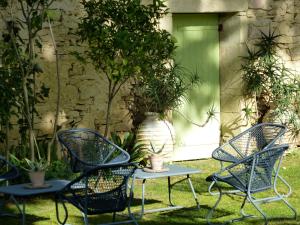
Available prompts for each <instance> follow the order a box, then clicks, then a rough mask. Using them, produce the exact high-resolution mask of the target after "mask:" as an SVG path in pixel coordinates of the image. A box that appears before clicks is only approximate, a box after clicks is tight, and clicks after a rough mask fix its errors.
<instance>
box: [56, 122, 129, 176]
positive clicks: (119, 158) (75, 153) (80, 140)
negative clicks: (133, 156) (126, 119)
mask: <svg viewBox="0 0 300 225" xmlns="http://www.w3.org/2000/svg"><path fill="white" fill-rule="evenodd" d="M57 137H58V140H59V142H60V143H61V144H62V147H63V150H64V152H65V153H66V154H65V155H66V156H67V158H68V159H69V161H70V165H71V169H72V171H73V172H74V173H77V172H84V171H87V170H89V169H91V168H93V167H95V166H99V165H104V164H107V165H116V164H120V163H126V162H128V161H129V159H130V156H129V154H128V153H127V152H126V151H125V150H123V149H122V148H120V147H119V146H117V145H115V144H114V143H112V142H110V141H109V140H107V139H106V138H105V137H103V136H102V135H100V134H99V133H98V132H97V131H94V130H90V129H85V128H80V129H71V130H62V131H59V132H58V133H57Z"/></svg>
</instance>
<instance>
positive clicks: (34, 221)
mask: <svg viewBox="0 0 300 225" xmlns="http://www.w3.org/2000/svg"><path fill="white" fill-rule="evenodd" d="M299 161H300V154H299V153H296V152H294V153H291V154H288V155H286V156H285V158H284V161H283V166H282V169H281V174H282V175H283V176H284V177H285V178H286V180H287V181H288V182H289V183H290V184H291V185H292V187H293V194H292V195H291V196H290V197H289V199H288V200H289V202H290V203H291V204H292V205H293V206H294V207H295V208H296V209H300V196H299V195H300V179H299V177H300V165H299ZM178 164H181V165H186V166H189V167H194V168H199V169H201V170H202V173H201V174H199V175H192V182H193V184H194V188H195V190H196V193H197V196H198V199H199V200H200V205H201V209H200V210H196V209H195V201H194V200H193V196H192V194H191V192H190V190H189V187H188V185H187V182H182V183H179V184H177V185H176V186H175V187H174V189H173V190H174V191H173V199H174V202H175V204H176V203H178V204H180V205H184V206H186V208H184V209H181V210H175V211H168V212H161V213H153V214H146V215H145V216H144V217H143V219H142V220H140V221H139V224H140V225H154V224H158V225H167V224H174V225H177V224H178V225H183V224H206V220H205V216H206V214H207V212H208V210H209V209H210V208H211V207H212V206H213V204H214V203H215V201H216V197H213V196H210V195H209V193H208V192H207V188H208V183H207V182H206V181H205V178H206V176H207V175H209V174H210V173H212V172H214V171H216V169H217V168H218V164H217V163H216V162H215V161H213V160H197V161H189V162H178ZM172 181H176V180H174V179H172ZM135 190H136V191H135V201H134V204H133V207H132V210H133V211H134V212H138V211H139V207H138V206H139V205H140V196H141V183H140V182H138V183H136V189H135ZM280 190H283V187H281V188H280ZM146 194H147V195H146V200H148V204H147V209H149V208H155V207H164V206H166V205H165V204H166V203H167V202H168V196H167V180H166V179H157V180H151V181H150V180H149V181H148V182H147V192H146ZM240 200H241V199H240V198H239V197H229V196H224V198H223V200H222V202H221V203H220V205H219V207H218V208H217V212H216V213H215V216H216V218H215V219H214V220H213V222H215V223H216V224H221V223H222V222H224V221H226V220H228V219H231V218H235V217H238V216H239V206H240V203H241V201H240ZM265 206H267V207H263V208H264V209H265V211H266V212H267V213H268V214H269V215H270V214H272V215H277V216H280V215H291V214H290V211H289V210H288V209H287V207H286V206H285V205H283V204H281V203H280V204H278V203H271V204H268V205H265ZM7 209H8V210H10V211H12V212H17V210H16V208H15V206H14V205H13V204H11V203H9V204H7ZM68 209H69V214H70V215H69V219H68V221H67V223H69V224H73V225H75V224H76V225H77V224H83V221H82V217H81V214H80V212H79V211H78V210H76V209H75V208H73V207H72V206H70V205H68ZM247 209H249V211H250V212H255V210H253V209H252V208H251V207H247ZM26 213H27V215H26V219H27V223H26V224H27V225H46V224H47V225H49V224H50V225H51V224H57V221H56V214H55V205H54V202H53V200H52V199H51V196H44V197H39V198H32V199H30V200H28V202H27V204H26ZM90 218H91V219H90V223H91V224H96V223H101V222H103V221H109V220H110V218H111V217H110V215H104V216H103V215H102V216H92V217H90ZM118 218H120V217H118ZM0 224H1V225H17V224H19V219H17V218H9V217H1V218H0ZM235 224H239V225H240V224H241V225H243V224H263V220H262V219H260V218H259V219H247V220H244V222H238V223H235ZM269 224H270V225H291V224H295V225H296V224H300V220H299V217H298V218H297V220H292V219H282V218H281V219H273V220H271V221H270V223H269Z"/></svg>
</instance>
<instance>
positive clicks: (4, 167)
mask: <svg viewBox="0 0 300 225" xmlns="http://www.w3.org/2000/svg"><path fill="white" fill-rule="evenodd" d="M18 176H19V170H18V169H17V168H16V167H15V166H14V165H13V164H11V163H10V162H9V161H7V160H6V159H5V158H4V157H3V156H0V182H3V181H9V180H12V179H14V178H16V177H18Z"/></svg>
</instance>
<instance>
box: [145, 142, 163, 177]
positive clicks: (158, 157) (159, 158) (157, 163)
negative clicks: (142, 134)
mask: <svg viewBox="0 0 300 225" xmlns="http://www.w3.org/2000/svg"><path fill="white" fill-rule="evenodd" d="M164 147H165V145H162V146H161V148H160V149H158V150H157V149H156V148H155V146H154V145H153V143H152V142H150V148H148V149H147V152H148V153H149V161H150V165H151V169H152V170H153V171H163V164H164V157H165V155H166V153H164V152H163V149H164Z"/></svg>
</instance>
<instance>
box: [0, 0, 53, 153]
mask: <svg viewBox="0 0 300 225" xmlns="http://www.w3.org/2000/svg"><path fill="white" fill-rule="evenodd" d="M52 2H53V1H52V0H25V1H24V0H16V1H7V0H1V1H0V7H1V8H0V10H1V11H2V12H6V15H5V16H3V15H2V17H1V18H2V19H3V21H2V22H3V24H4V25H5V26H6V27H5V30H4V31H3V33H2V40H1V41H0V57H1V62H2V65H3V66H2V68H1V71H0V82H1V83H2V84H5V85H3V86H1V87H0V91H1V93H5V94H4V95H2V96H1V98H0V101H1V102H0V103H1V105H5V106H6V108H7V109H8V110H7V112H6V113H4V112H2V111H1V112H0V123H1V124H3V121H9V119H10V118H11V116H12V115H15V116H17V117H18V118H19V121H18V124H19V126H20V132H21V139H22V142H23V143H25V142H27V141H28V139H29V138H27V135H28V134H26V133H27V131H28V129H30V130H31V131H32V130H33V126H34V116H35V115H36V114H37V111H36V107H35V106H36V103H37V102H40V101H42V100H43V99H44V98H45V97H47V96H48V94H49V88H47V87H46V85H45V84H43V85H41V88H40V89H39V88H37V85H36V76H35V75H36V74H37V73H42V72H43V70H42V68H41V66H40V65H39V64H38V63H37V57H38V55H37V53H36V52H35V51H36V50H35V49H38V50H40V49H41V48H42V43H41V39H40V37H39V36H38V32H39V31H41V29H42V28H43V26H42V25H43V21H44V20H45V18H46V16H47V8H48V7H49V6H50V4H51V3H52ZM11 9H20V13H18V14H15V13H13V11H12V10H11ZM3 102H5V103H3ZM2 103H3V104H2ZM31 133H32V132H31ZM32 143H33V142H31V147H33V144H32ZM32 152H33V150H32Z"/></svg>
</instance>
